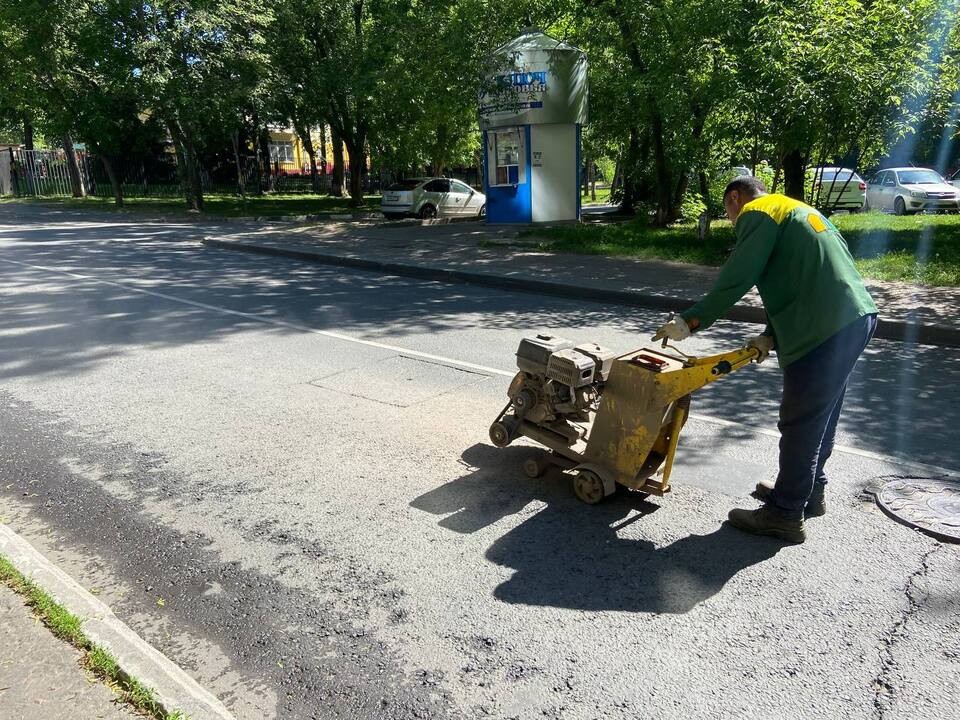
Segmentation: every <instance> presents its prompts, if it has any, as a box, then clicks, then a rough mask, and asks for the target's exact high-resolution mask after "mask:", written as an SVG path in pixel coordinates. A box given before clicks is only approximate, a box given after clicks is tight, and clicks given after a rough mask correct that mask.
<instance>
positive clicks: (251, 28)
mask: <svg viewBox="0 0 960 720" xmlns="http://www.w3.org/2000/svg"><path fill="white" fill-rule="evenodd" d="M271 17H272V15H271V12H270V10H269V8H266V9H265V8H264V7H263V3H259V2H254V0H192V1H190V0H157V1H156V2H152V3H149V4H139V5H138V11H137V19H138V22H139V24H140V32H139V33H138V35H139V37H141V38H142V40H141V41H140V42H139V44H138V50H137V57H138V64H139V67H138V73H139V75H140V79H141V83H142V87H143V89H144V101H145V104H146V107H147V108H148V109H149V110H150V111H151V112H152V114H154V115H155V116H156V117H158V118H160V119H161V120H162V121H163V123H164V125H165V126H166V128H167V130H168V131H169V133H170V137H171V138H172V140H173V142H174V145H175V147H176V151H177V157H178V161H179V162H178V165H179V167H180V168H181V172H182V180H183V183H184V187H185V189H186V199H187V203H188V205H189V206H190V207H191V208H192V209H194V210H202V209H203V182H202V178H201V163H200V160H201V153H202V152H203V150H204V144H205V142H206V141H208V140H209V139H210V138H211V136H217V140H218V141H222V140H224V137H223V136H224V135H229V133H230V129H231V128H232V127H233V125H234V118H236V117H237V115H238V113H239V109H240V108H242V107H245V106H246V105H247V101H248V99H249V98H250V97H251V96H252V95H254V94H255V91H256V88H257V85H258V83H259V82H260V79H261V77H262V74H263V73H264V70H265V68H266V67H267V63H268V56H267V54H266V52H265V50H266V40H265V33H266V29H267V27H268V25H269V23H270V20H271Z"/></svg>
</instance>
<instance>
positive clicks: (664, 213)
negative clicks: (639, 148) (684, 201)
mask: <svg viewBox="0 0 960 720" xmlns="http://www.w3.org/2000/svg"><path fill="white" fill-rule="evenodd" d="M651 120H652V122H651V127H650V133H651V137H652V139H653V170H654V174H655V176H656V181H657V212H656V215H655V218H654V224H655V225H656V226H657V227H666V226H667V225H668V224H669V223H670V222H671V221H672V220H673V219H674V218H673V217H672V215H673V193H672V192H671V191H672V189H673V182H672V178H671V174H670V168H669V166H668V165H667V151H666V148H665V147H664V144H663V117H662V116H661V115H660V112H659V111H657V110H654V111H653V114H652V116H651Z"/></svg>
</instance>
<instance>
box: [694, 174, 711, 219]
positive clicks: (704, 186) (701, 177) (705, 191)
mask: <svg viewBox="0 0 960 720" xmlns="http://www.w3.org/2000/svg"><path fill="white" fill-rule="evenodd" d="M697 184H698V185H699V188H700V197H701V198H703V204H704V205H706V206H707V209H708V210H709V209H710V181H709V180H708V179H707V173H706V172H705V171H703V170H699V171H698V172H697Z"/></svg>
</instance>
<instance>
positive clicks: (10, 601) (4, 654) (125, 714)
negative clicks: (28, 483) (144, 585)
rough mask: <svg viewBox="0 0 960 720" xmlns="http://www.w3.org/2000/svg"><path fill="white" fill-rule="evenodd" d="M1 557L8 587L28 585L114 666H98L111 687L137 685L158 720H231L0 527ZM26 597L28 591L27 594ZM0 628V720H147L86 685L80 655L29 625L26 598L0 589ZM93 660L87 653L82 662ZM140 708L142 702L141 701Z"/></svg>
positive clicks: (2, 585)
mask: <svg viewBox="0 0 960 720" xmlns="http://www.w3.org/2000/svg"><path fill="white" fill-rule="evenodd" d="M0 557H2V558H3V559H4V561H5V565H8V567H7V569H6V571H5V572H7V573H9V574H10V575H11V576H13V578H14V581H16V580H17V575H19V576H22V577H23V578H25V579H27V580H29V581H30V582H31V583H32V584H33V586H34V588H38V589H39V590H40V591H42V592H43V593H44V594H45V595H46V596H48V598H47V599H48V600H53V602H55V603H57V604H58V605H59V606H60V608H62V611H65V612H66V613H69V614H70V615H72V616H73V617H74V618H75V619H76V620H77V621H79V628H78V629H79V632H80V634H81V637H80V638H78V642H80V643H82V645H83V646H84V647H88V648H89V649H96V648H99V649H100V650H102V651H103V653H106V654H107V655H109V656H110V657H111V658H112V662H110V663H104V662H101V664H100V667H101V669H103V670H104V671H105V673H106V675H107V677H110V678H112V682H115V683H119V684H121V685H125V686H126V687H127V690H131V687H132V686H130V683H131V682H132V681H134V680H135V681H136V683H139V688H140V689H141V690H145V691H147V692H148V693H149V694H150V697H151V699H152V703H153V704H154V705H155V709H156V710H157V711H158V712H160V713H162V714H163V715H164V717H184V718H190V719H191V720H233V716H232V715H231V714H230V712H229V711H228V710H227V708H226V707H225V706H224V705H223V703H222V702H220V700H218V699H217V698H216V697H214V696H213V695H212V694H211V693H210V692H208V691H207V690H206V689H204V688H202V687H201V686H200V685H199V684H198V683H197V681H196V680H194V679H193V678H192V677H191V676H190V675H188V674H187V673H186V672H185V671H184V670H183V669H182V668H180V667H179V666H177V665H176V664H174V663H173V662H172V661H171V660H170V659H169V658H167V657H166V656H165V655H163V654H162V653H160V652H159V651H158V650H157V649H156V648H154V647H153V646H151V645H149V644H148V643H147V642H146V641H145V640H143V638H141V637H140V636H139V635H137V634H136V633H135V632H134V631H133V630H132V629H130V628H129V627H128V626H127V625H126V624H125V623H123V622H122V621H121V620H120V619H119V618H118V617H117V616H116V615H114V613H113V611H112V610H111V609H110V608H109V607H107V606H106V605H105V604H104V603H103V602H102V601H100V600H98V599H97V598H96V597H94V595H93V594H91V593H90V592H88V591H87V590H86V589H85V588H83V587H82V586H81V585H80V584H79V583H78V582H77V581H76V580H74V579H73V578H72V577H70V576H69V575H67V574H66V573H65V572H63V570H61V569H60V568H58V567H57V566H56V565H54V564H53V563H51V562H50V561H49V560H48V559H47V558H46V557H45V556H44V555H43V554H42V553H41V552H40V551H38V550H37V549H36V548H35V547H33V545H31V544H30V543H29V542H27V541H26V540H25V539H24V538H23V537H21V536H20V535H18V534H17V533H16V532H14V531H13V530H12V529H11V528H9V527H7V526H6V525H4V524H3V523H0ZM10 568H13V570H10ZM14 571H15V572H14ZM26 592H27V593H28V594H29V593H30V592H31V591H30V589H29V588H28V589H27V590H26ZM34 599H36V598H34ZM41 600H42V599H41ZM62 611H61V612H62ZM47 617H48V618H59V620H57V621H56V622H60V623H62V622H63V616H62V615H60V614H58V613H56V612H53V613H49V612H48V614H47ZM0 628H2V629H3V634H2V636H0V637H2V642H0V720H52V719H55V718H64V720H67V719H69V720H81V719H82V720H88V718H91V719H92V718H111V719H120V718H131V717H145V716H146V715H145V714H143V713H140V714H138V713H137V712H135V711H134V709H133V708H132V706H130V705H126V704H123V703H120V702H118V701H117V700H116V696H115V695H114V693H113V692H112V691H111V690H110V688H109V687H107V685H106V684H104V681H100V680H96V679H94V678H92V677H91V678H88V676H87V674H86V673H85V671H84V669H83V668H82V667H81V666H80V665H79V659H80V657H81V652H80V650H78V649H77V648H76V647H74V645H72V644H70V643H67V642H65V641H62V640H60V639H59V638H57V637H56V636H55V635H54V634H53V633H52V632H51V631H50V630H49V629H48V628H47V626H46V625H44V624H43V623H41V622H40V621H39V620H37V619H35V618H34V617H33V613H32V612H31V610H30V608H29V607H28V606H27V605H26V603H25V602H24V597H22V596H21V595H19V594H18V593H16V592H14V591H13V590H12V589H11V588H10V587H9V586H8V585H7V584H6V582H5V581H0ZM95 655H97V654H96V653H93V652H91V654H90V655H89V656H88V657H91V658H92V657H94V656H95ZM100 656H101V657H102V654H100ZM133 690H134V691H136V692H138V693H139V692H140V691H139V690H136V688H133ZM141 700H145V699H144V698H143V697H142V693H141ZM145 705H146V701H145Z"/></svg>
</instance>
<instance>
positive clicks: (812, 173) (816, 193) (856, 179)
mask: <svg viewBox="0 0 960 720" xmlns="http://www.w3.org/2000/svg"><path fill="white" fill-rule="evenodd" d="M807 175H808V176H809V180H810V182H812V183H813V200H814V202H815V203H816V205H817V206H818V207H820V208H823V209H825V210H849V211H850V212H857V211H858V210H862V209H863V203H864V200H865V199H866V189H867V184H866V183H865V182H864V180H863V178H862V177H860V176H859V175H857V173H855V172H854V171H853V170H851V169H850V168H843V167H812V168H807Z"/></svg>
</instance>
